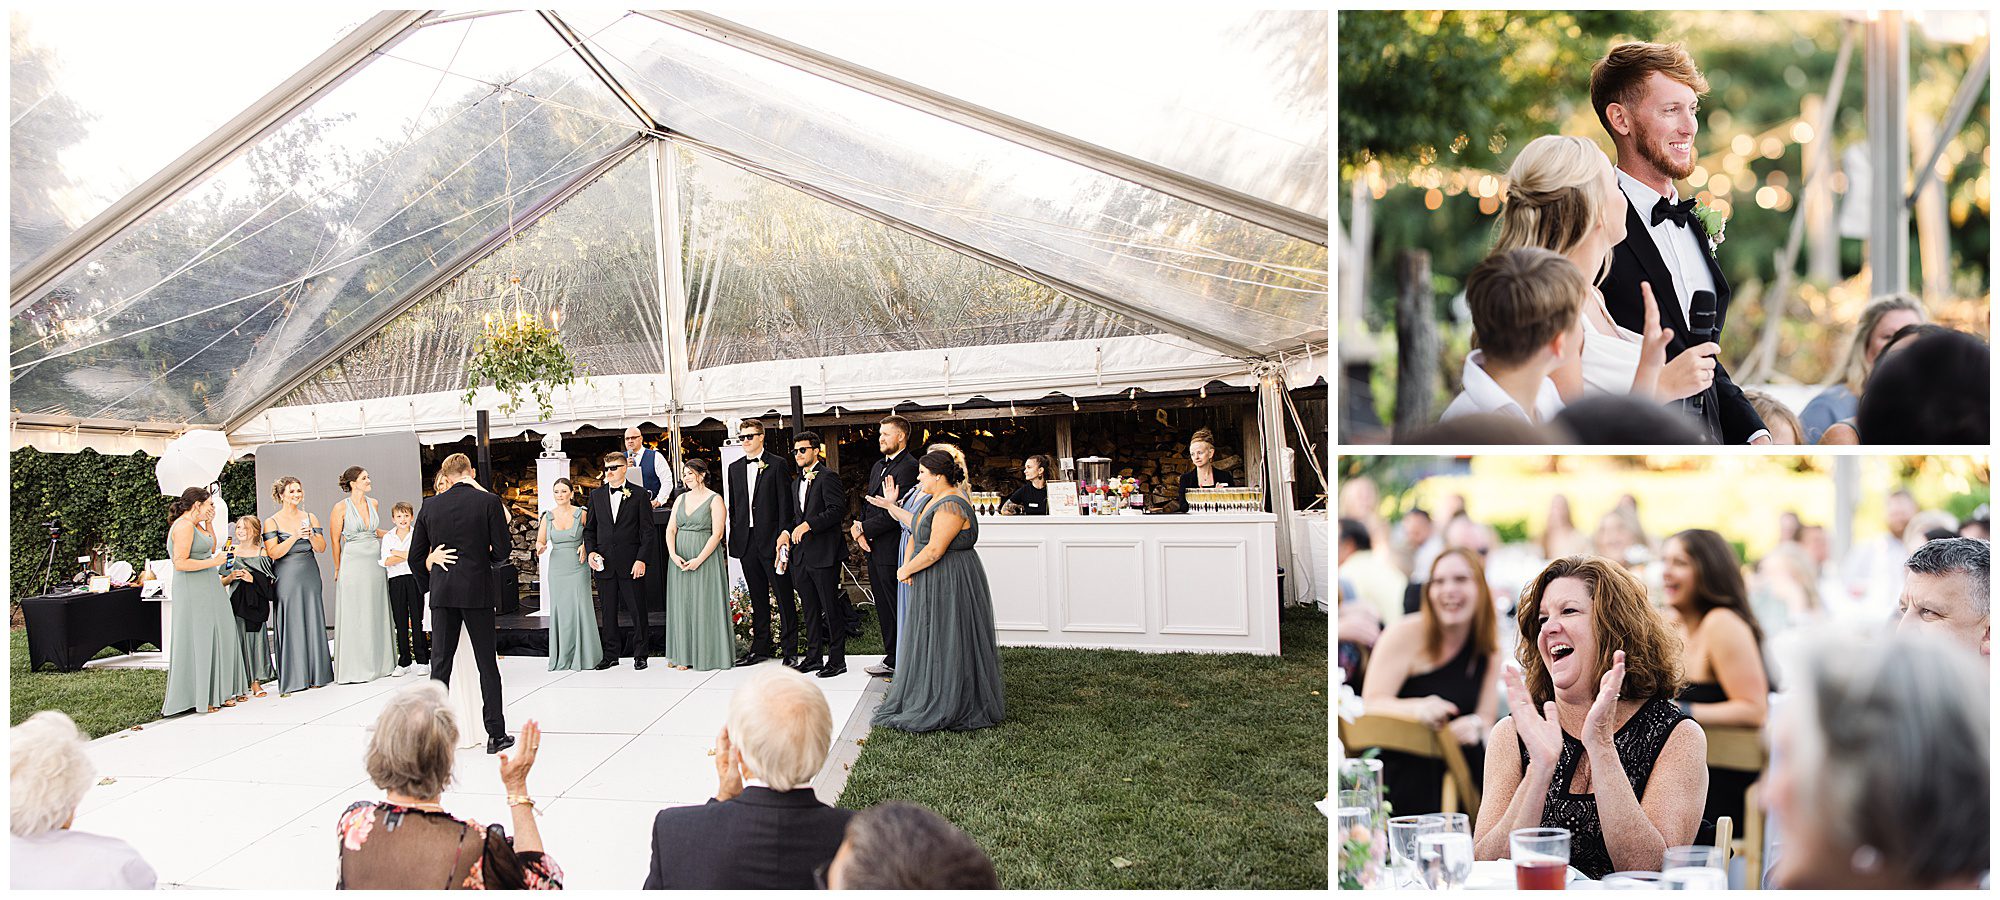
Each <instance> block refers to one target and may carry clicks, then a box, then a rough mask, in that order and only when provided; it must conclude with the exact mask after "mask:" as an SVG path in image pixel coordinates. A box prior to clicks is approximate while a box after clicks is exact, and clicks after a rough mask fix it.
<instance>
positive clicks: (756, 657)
mask: <svg viewBox="0 0 2000 900" xmlns="http://www.w3.org/2000/svg"><path fill="white" fill-rule="evenodd" d="M768 659H770V657H768V656H765V655H764V654H762V653H745V654H743V655H742V656H739V657H736V664H737V665H738V666H754V665H756V664H758V663H760V662H764V661H765V660H768ZM785 664H786V665H791V662H790V661H789V660H787V661H786V663H785Z"/></svg>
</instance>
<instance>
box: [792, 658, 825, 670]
mask: <svg viewBox="0 0 2000 900" xmlns="http://www.w3.org/2000/svg"><path fill="white" fill-rule="evenodd" d="M792 668H794V669H797V670H799V671H800V672H816V671H818V670H819V668H820V662H819V660H817V659H802V660H799V664H798V665H796V666H793V667H792Z"/></svg>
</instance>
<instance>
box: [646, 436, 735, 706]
mask: <svg viewBox="0 0 2000 900" xmlns="http://www.w3.org/2000/svg"><path fill="white" fill-rule="evenodd" d="M681 483H683V484H685V485H687V489H688V490H687V493H685V494H682V495H681V496H680V497H679V499H676V500H675V501H674V514H673V516H672V517H670V518H669V519H668V520H667V542H666V543H667V562H668V563H670V564H671V566H670V567H669V568H668V569H667V646H666V652H665V654H664V655H665V656H666V659H667V665H670V666H673V667H674V668H677V669H688V668H693V669H700V670H702V671H705V672H706V671H713V670H716V669H727V668H730V667H731V666H733V665H735V664H736V631H735V629H734V628H732V627H731V625H730V622H729V596H728V593H727V591H726V590H725V585H724V582H725V580H726V579H727V577H728V574H729V563H728V562H726V561H725V560H724V558H723V556H722V554H719V553H717V552H715V551H716V550H717V549H718V548H720V547H721V546H722V538H723V529H725V528H727V527H728V522H729V516H728V515H727V514H726V513H724V512H723V508H722V495H721V494H718V493H716V492H714V491H712V490H709V489H708V463H705V462H703V461H701V460H698V459H690V460H687V461H686V462H684V463H682V464H681Z"/></svg>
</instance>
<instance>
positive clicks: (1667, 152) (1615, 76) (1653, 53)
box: [1590, 42, 1771, 444]
mask: <svg viewBox="0 0 2000 900" xmlns="http://www.w3.org/2000/svg"><path fill="white" fill-rule="evenodd" d="M1707 92H1708V80H1707V79H1705V78H1703V77H1702V75H1701V70H1699V69H1697V68H1695V64H1694V60H1693V58H1691V57H1689V56H1688V53H1687V50H1686V49H1685V48H1683V47H1682V46H1681V45H1679V44H1651V43H1644V42H1633V43H1627V44H1620V45H1618V46H1616V47H1613V48H1611V52H1610V54H1608V55H1607V56H1605V58H1603V59H1601V60H1598V61H1597V64H1596V66H1594V67H1593V68H1592V69H1591V73H1590V102H1591V105H1592V106H1594V107H1596V109H1597V120H1598V121H1599V122H1600V123H1602V124H1603V125H1604V130H1605V131H1606V132H1609V133H1610V135H1611V142H1612V143H1613V144H1615V145H1617V148H1618V187H1619V189H1620V190H1622V191H1623V192H1624V193H1625V196H1626V198H1627V199H1629V200H1630V201H1631V204H1630V206H1629V207H1628V208H1627V210H1626V219H1625V240H1624V241H1623V242H1621V243H1620V244H1619V245H1618V246H1617V247H1614V248H1612V251H1611V271H1610V274H1609V275H1608V276H1607V277H1606V278H1605V279H1604V281H1603V283H1602V284H1601V285H1599V287H1600V288H1601V289H1602V290H1603V291H1604V302H1605V306H1606V307H1608V308H1609V309H1610V311H1611V317H1612V318H1613V319H1615V320H1617V322H1618V324H1620V325H1622V326H1624V327H1626V328H1628V329H1631V330H1633V331H1642V330H1643V329H1644V328H1645V319H1646V311H1645V307H1644V306H1642V305H1641V304H1643V303H1644V302H1645V299H1644V297H1643V295H1642V294H1641V293H1640V285H1641V284H1650V285H1651V286H1652V289H1653V300H1654V302H1655V304H1657V305H1658V307H1659V311H1660V325H1661V326H1662V327H1665V328H1670V329H1672V330H1673V334H1674V337H1673V341H1672V342H1671V343H1669V344H1668V345H1667V358H1668V359H1672V358H1674V357H1676V356H1679V355H1680V354H1681V353H1682V352H1683V351H1686V350H1687V349H1688V348H1690V347H1694V346H1697V345H1701V344H1704V343H1707V342H1711V341H1713V342H1718V343H1719V342H1720V341H1721V334H1722V326H1723V322H1724V321H1725V320H1726V319H1727V318H1728V313H1729V281H1728V280H1727V279H1725V278H1723V276H1722V268H1721V266H1719V265H1717V263H1716V260H1715V252H1714V248H1713V246H1712V244H1711V243H1710V237H1711V236H1710V235H1709V233H1708V230H1707V228H1706V227H1704V226H1703V224H1702V221H1701V218H1700V217H1699V216H1698V215H1696V214H1695V211H1694V207H1695V201H1694V200H1693V199H1692V198H1690V199H1687V200H1682V199H1681V198H1680V192H1679V191H1678V190H1677V189H1676V188H1675V187H1674V182H1675V180H1677V179H1683V178H1686V177H1688V176H1689V175H1691V174H1693V172H1694V167H1695V153H1694V136H1695V133H1696V132H1697V131H1699V130H1700V124H1699V123H1698V122H1697V120H1696V118H1695V116H1696V113H1697V112H1698V111H1699V109H1700V99H1701V95H1702V94H1704V93H1707ZM1703 293H1706V294H1707V295H1708V297H1700V298H1698V295H1700V294H1703ZM1709 298H1712V301H1711V300H1710V299H1709ZM1698 299H1699V301H1700V303H1701V305H1700V306H1697V301H1698ZM1710 302H1712V303H1713V305H1712V306H1708V305H1707V304H1708V303H1710ZM1704 309H1707V310H1712V312H1713V319H1712V320H1707V321H1709V322H1710V323H1711V324H1710V327H1709V328H1708V329H1707V330H1708V331H1709V332H1710V333H1708V334H1697V333H1696V332H1695V331H1694V329H1693V328H1692V327H1691V323H1695V324H1700V322H1701V321H1702V320H1704V319H1706V316H1705V315H1704V316H1698V315H1697V311H1698V310H1704ZM1680 403H1681V405H1683V406H1685V407H1686V408H1687V410H1688V412H1689V413H1690V414H1694V415H1698V416H1699V419H1698V422H1699V423H1700V424H1701V426H1702V427H1704V428H1705V429H1706V431H1707V434H1708V439H1709V440H1710V441H1718V442H1720V443H1724V444H1744V443H1751V444H1768V443H1770V442H1771V433H1770V432H1769V431H1768V430H1766V429H1765V428H1764V420H1763V419H1762V418H1760V417H1759V416H1758V415H1757V410H1756V409H1754V408H1752V407H1751V405H1750V401H1749V400H1747V399H1745V398H1744V396H1743V390H1742V389H1741V388H1739V387H1737V386H1736V383H1735V382H1733V381H1731V380H1730V379H1729V373H1728V372H1726V371H1724V370H1723V368H1722V366H1721V364H1720V363H1718V364H1717V365H1716V367H1715V383H1714V384H1713V385H1711V386H1710V387H1709V389H1708V390H1706V391H1703V392H1702V393H1699V394H1696V395H1694V396H1693V397H1689V398H1688V399H1686V400H1682V401H1680Z"/></svg>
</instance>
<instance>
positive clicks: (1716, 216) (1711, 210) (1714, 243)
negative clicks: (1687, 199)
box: [1694, 203, 1729, 251]
mask: <svg viewBox="0 0 2000 900" xmlns="http://www.w3.org/2000/svg"><path fill="white" fill-rule="evenodd" d="M1694 217H1695V218H1697V219H1700V220H1701V230H1703V231H1705V232H1708V249H1709V250H1711V251H1713V250H1714V249H1715V248H1717V247H1720V246H1722V232H1723V231H1724V230H1726V229H1728V228H1729V217H1728V216H1725V215H1723V214H1722V212H1721V211H1720V210H1717V209H1716V208H1715V207H1713V206H1710V205H1708V204H1706V203H1698V204H1695V208H1694Z"/></svg>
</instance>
